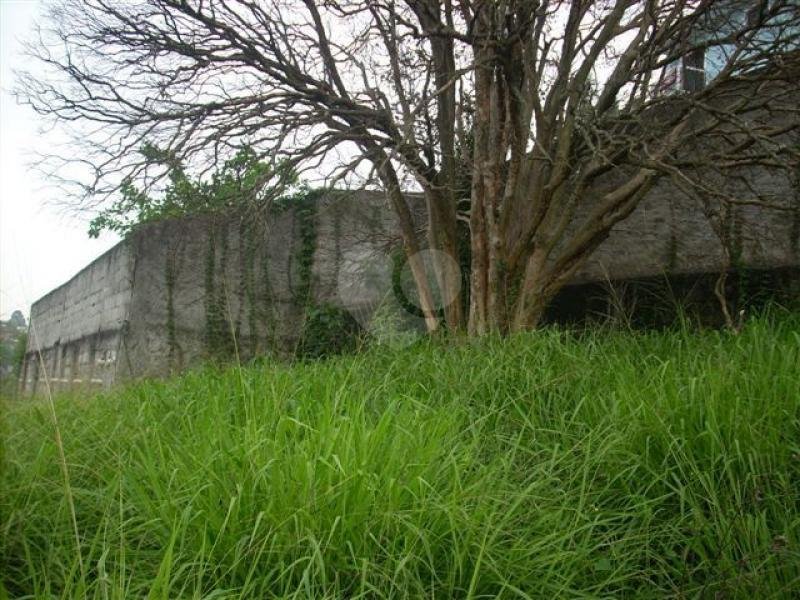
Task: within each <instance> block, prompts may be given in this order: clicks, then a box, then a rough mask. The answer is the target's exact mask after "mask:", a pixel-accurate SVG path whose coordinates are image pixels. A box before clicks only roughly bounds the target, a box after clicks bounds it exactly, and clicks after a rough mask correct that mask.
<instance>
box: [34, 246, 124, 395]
mask: <svg viewBox="0 0 800 600" xmlns="http://www.w3.org/2000/svg"><path fill="white" fill-rule="evenodd" d="M132 266H133V258H132V255H131V253H130V251H129V246H128V245H127V244H126V243H124V242H123V243H120V244H118V245H117V246H115V247H114V248H112V249H110V250H109V251H108V252H106V253H105V254H103V255H102V256H100V257H99V258H98V259H96V260H95V261H93V262H92V263H90V264H89V265H88V266H87V267H85V268H84V269H83V270H81V271H80V272H79V273H78V274H77V275H75V276H74V277H73V278H72V279H70V280H69V281H68V282H67V283H65V284H63V285H62V286H60V287H57V288H56V289H54V290H53V291H52V292H50V293H49V294H47V295H46V296H44V297H42V298H40V299H39V300H37V301H36V302H34V304H33V306H32V307H31V319H30V321H31V322H30V326H29V335H28V350H27V354H26V356H25V362H24V364H23V369H22V373H21V375H20V378H21V382H20V385H21V387H22V390H23V392H25V393H30V394H33V393H37V392H43V391H44V389H43V388H44V387H45V386H46V385H48V383H49V385H50V387H51V389H53V390H54V391H55V390H61V389H65V388H69V387H72V386H74V385H91V386H103V385H106V386H107V385H110V384H111V383H112V382H113V381H114V380H115V378H116V371H117V367H118V364H119V359H120V342H121V340H122V336H123V331H124V329H125V324H126V321H127V318H128V310H129V307H130V301H131V296H132V290H133V287H132V283H133V280H132Z"/></svg>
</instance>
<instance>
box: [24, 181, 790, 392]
mask: <svg viewBox="0 0 800 600" xmlns="http://www.w3.org/2000/svg"><path fill="white" fill-rule="evenodd" d="M750 181H751V182H752V183H753V184H754V185H756V186H758V187H759V189H760V190H762V191H767V192H771V193H772V195H773V198H774V201H775V202H776V203H778V204H780V205H781V206H783V207H784V210H772V209H768V208H765V207H764V206H758V205H742V206H738V207H737V208H736V209H735V210H734V211H732V214H731V215H729V221H730V222H729V223H728V222H726V223H723V224H722V226H723V227H725V228H726V231H728V232H729V233H731V232H732V233H733V235H734V236H735V242H736V246H737V257H736V260H737V261H738V262H737V264H739V265H744V266H748V267H753V268H759V269H780V268H785V267H800V253H798V237H799V236H800V208H798V207H800V203H798V202H797V198H796V193H797V191H796V188H794V187H793V186H792V185H791V183H790V182H789V181H788V180H786V179H784V178H781V177H779V176H776V175H774V174H770V173H768V172H765V171H763V170H762V171H753V173H752V174H751V177H750ZM411 200H412V204H413V205H414V207H415V211H416V213H415V214H416V216H417V218H418V220H419V225H420V226H422V224H423V223H422V217H421V215H422V214H423V212H424V211H423V210H422V209H423V205H422V201H421V199H420V198H417V197H412V198H411ZM792 207H794V208H792ZM712 222H713V221H710V220H709V219H708V218H707V215H706V214H705V213H704V210H703V207H702V206H701V205H700V204H698V203H697V201H696V200H693V199H690V198H688V197H686V196H684V195H682V194H681V193H680V192H679V191H678V190H677V189H676V188H675V187H674V186H672V185H671V184H669V183H668V182H664V183H661V184H659V185H658V186H656V187H655V188H654V189H653V190H652V191H651V192H650V193H649V195H648V196H647V197H646V198H645V199H644V200H643V201H642V202H641V204H640V205H639V207H638V208H637V209H636V211H634V213H633V214H632V215H631V216H630V217H629V218H628V219H626V220H625V221H623V222H621V223H620V224H618V225H617V226H616V227H615V228H614V229H613V230H612V232H611V234H610V235H609V237H608V239H606V240H605V241H604V242H603V243H602V244H601V245H600V247H599V248H598V249H597V250H596V252H595V253H594V255H593V256H592V257H591V258H590V259H589V260H588V262H587V263H586V264H585V265H584V266H583V267H582V268H581V269H580V270H579V271H578V272H577V273H576V274H575V276H574V278H573V280H572V282H571V283H572V284H574V285H579V284H586V283H590V282H598V281H617V280H626V279H632V278H637V277H652V276H660V275H667V276H670V275H691V274H702V273H713V272H717V271H719V269H720V268H722V266H723V265H724V264H725V262H724V256H723V253H722V246H721V244H720V240H719V236H718V230H717V229H715V227H714V226H712ZM396 230H397V228H396V225H395V217H394V214H393V212H392V211H391V210H389V209H388V208H387V205H386V202H385V199H384V196H383V194H382V193H379V192H366V191H361V192H329V193H328V194H327V195H326V196H324V197H322V198H319V199H318V200H317V201H316V202H315V203H314V205H313V207H312V208H310V209H309V207H308V206H305V207H300V206H291V205H288V206H283V207H282V208H280V209H273V210H269V211H265V212H258V213H236V214H233V213H232V214H229V215H226V216H220V215H206V216H197V217H190V218H183V219H176V220H169V221H164V222H161V223H157V224H152V225H149V226H147V227H145V228H143V229H141V230H139V231H138V232H136V233H135V234H134V235H132V236H131V237H130V238H129V239H128V240H126V241H124V242H122V243H120V244H119V245H118V246H116V247H115V248H113V249H112V250H110V251H109V252H108V253H106V254H104V255H103V256H101V257H100V258H98V259H97V260H96V261H94V262H93V263H91V264H90V265H89V266H87V267H86V268H85V269H83V270H82V271H81V272H80V273H78V274H77V275H76V276H75V277H73V278H72V279H71V280H70V281H69V282H67V283H66V284H64V285H63V286H61V287H59V288H57V289H55V290H53V291H52V292H50V293H49V294H48V295H46V296H44V297H43V298H41V299H40V300H38V301H37V302H36V303H35V304H34V305H33V308H32V311H31V335H30V342H29V348H28V354H27V357H26V361H25V366H24V369H23V375H22V386H23V389H24V391H26V392H27V393H37V392H41V391H42V385H43V377H44V372H45V371H46V372H47V375H48V377H49V378H50V381H51V385H52V386H53V387H55V388H56V389H63V388H66V387H71V386H75V385H86V384H87V383H88V384H91V385H95V386H107V385H110V384H111V383H112V382H114V381H119V380H122V379H128V378H135V377H141V376H151V375H164V374H168V373H171V372H177V371H181V370H183V369H185V368H187V367H191V366H192V365H195V364H198V363H199V362H201V361H203V360H205V359H208V358H213V357H214V356H215V355H220V356H225V355H227V356H231V355H232V354H235V355H238V356H239V358H240V359H242V360H246V359H248V358H250V357H253V356H258V355H261V354H264V353H270V352H272V353H277V354H280V353H282V352H287V351H290V350H291V348H292V347H293V345H294V344H296V343H297V341H298V336H299V332H300V331H301V329H302V319H303V315H304V312H305V306H307V305H308V304H315V305H319V304H326V303H327V304H333V305H337V306H339V307H343V308H345V309H347V310H348V311H350V312H351V313H352V314H355V315H358V317H359V319H360V320H361V319H363V320H364V321H368V320H369V316H370V314H371V311H372V310H374V309H375V307H376V306H378V305H380V304H381V303H384V302H386V300H387V297H389V299H391V296H392V291H393V290H392V287H391V285H392V282H391V274H392V269H393V262H392V256H393V255H394V254H396V249H397V247H398V242H399V240H398V239H397V237H396ZM303 257H305V258H303ZM38 349H41V360H40V359H39V355H38Z"/></svg>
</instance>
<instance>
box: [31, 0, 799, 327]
mask: <svg viewBox="0 0 800 600" xmlns="http://www.w3.org/2000/svg"><path fill="white" fill-rule="evenodd" d="M798 35H800V9H798V6H797V2H795V1H793V0H759V1H755V2H744V1H742V0H722V1H720V0H716V1H713V0H571V1H568V0H444V1H443V2H440V1H438V0H375V1H369V0H350V1H347V2H343V1H334V0H327V1H322V2H312V1H311V0H304V1H290V0H236V1H234V0H148V1H141V2H137V1H135V0H124V1H120V0H80V1H79V0H62V1H60V2H58V3H54V4H52V6H51V9H50V13H49V18H48V19H47V22H46V24H45V26H44V27H42V28H41V29H40V35H39V39H38V40H37V41H36V42H35V43H33V44H31V47H30V50H31V52H32V54H33V55H34V56H35V57H36V58H37V59H38V61H39V62H43V63H44V64H45V65H46V66H47V67H48V74H47V75H41V74H37V75H32V74H27V75H26V74H22V76H21V79H20V82H21V83H20V88H19V95H20V97H21V98H22V99H23V100H24V101H26V102H28V103H29V104H30V105H31V106H33V108H34V109H35V110H37V111H38V112H39V113H42V114H44V115H50V116H53V117H55V118H56V119H60V120H62V121H66V122H73V123H77V124H86V123H88V124H94V125H95V126H96V128H95V129H93V130H91V131H88V133H87V132H86V130H85V129H81V132H82V134H84V133H85V135H83V138H82V144H83V146H84V150H83V151H82V153H81V160H82V161H84V162H85V163H86V164H88V165H89V167H90V169H91V173H92V175H93V176H92V177H91V178H90V180H89V181H84V182H83V183H84V184H85V188H84V192H85V195H84V201H92V200H93V201H97V200H98V199H102V198H104V197H105V196H106V195H107V194H110V193H113V192H114V190H115V188H116V187H117V186H118V184H119V180H120V177H121V176H123V175H124V176H125V177H127V178H139V179H148V178H152V173H150V172H149V169H150V166H149V165H148V164H147V163H146V162H137V161H138V159H137V158H136V153H135V152H133V150H135V149H136V148H137V147H138V146H140V145H142V144H144V143H145V142H148V143H153V144H158V145H160V146H161V147H163V148H165V149H166V150H167V151H169V152H170V153H172V154H173V155H174V156H176V157H177V158H179V159H182V160H185V161H186V163H187V164H189V165H193V166H194V167H195V168H197V169H200V170H202V169H203V166H204V165H208V164H211V163H213V162H215V161H216V160H218V159H219V157H220V156H221V155H225V154H227V153H230V152H232V151H234V150H235V149H236V148H238V147H239V146H241V145H243V144H248V145H250V146H252V147H254V148H256V149H257V150H258V151H259V152H260V153H261V155H263V156H265V157H270V158H271V159H273V160H279V159H280V160H284V161H289V162H290V163H291V164H293V165H295V166H296V167H297V168H298V169H301V170H302V169H307V168H316V169H322V170H327V172H328V173H329V175H330V177H331V180H333V181H336V180H337V179H338V178H341V177H344V176H345V175H346V174H347V173H352V172H355V171H358V169H359V168H362V166H366V167H367V168H368V169H369V170H370V172H371V173H374V174H375V175H376V177H377V179H378V180H379V182H380V184H381V185H382V187H383V188H384V189H385V191H386V195H387V198H388V200H389V203H390V205H391V206H392V208H393V209H394V211H395V212H396V214H397V219H398V223H399V227H400V234H401V236H402V239H403V241H404V246H405V251H406V253H407V255H408V258H409V264H410V268H411V271H412V274H413V276H414V279H415V282H416V284H417V287H418V291H419V296H420V300H421V303H422V308H423V311H424V312H425V315H426V322H427V324H428V327H429V329H435V328H436V327H438V326H439V323H440V319H439V316H438V313H437V311H436V310H435V309H436V307H435V301H434V297H435V291H436V290H435V288H437V287H438V290H439V293H440V294H441V297H444V298H447V299H448V302H447V304H446V306H445V310H444V321H445V322H446V324H447V326H448V327H450V328H462V327H467V328H468V330H469V332H470V333H473V334H481V333H486V332H490V331H500V332H507V331H513V330H521V329H528V328H533V327H535V326H536V325H537V324H538V323H539V321H540V318H541V316H542V313H543V311H544V309H545V307H546V306H547V303H548V302H549V301H550V300H551V299H552V297H553V296H554V295H555V293H556V292H557V291H558V290H559V289H560V288H561V287H562V286H563V285H564V284H565V283H567V282H568V281H569V280H570V278H571V277H572V276H573V274H574V273H575V271H576V270H577V269H578V268H579V267H580V266H581V265H582V264H583V263H584V262H585V260H586V259H587V257H588V256H590V255H591V253H592V252H593V251H594V249H595V248H597V246H598V245H599V244H600V243H602V241H603V240H604V239H605V238H606V237H607V236H608V234H609V232H610V230H611V228H612V227H613V226H614V225H615V224H616V223H618V222H619V221H621V220H623V219H625V218H626V217H627V216H628V215H630V214H631V212H632V211H633V210H634V209H635V208H636V206H637V204H638V202H639V201H640V200H641V198H642V197H644V196H645V195H646V194H647V192H648V191H649V190H650V189H651V188H652V187H653V185H654V184H655V183H656V182H657V181H658V180H659V178H661V177H671V178H673V179H675V180H676V181H679V182H680V183H681V185H682V186H684V187H686V188H692V187H693V186H694V185H695V184H696V183H697V182H698V180H699V178H698V177H697V175H698V174H700V173H702V172H703V170H704V169H709V168H712V167H713V168H716V169H736V168H741V167H742V166H745V165H764V166H767V167H769V168H788V167H789V166H790V165H792V164H793V162H794V161H795V160H796V159H797V146H796V143H795V144H794V145H793V142H792V139H793V138H792V137H791V136H792V134H793V132H794V131H795V130H796V129H797V127H798V124H800V115H798V108H797V83H796V82H797V80H798V79H797V78H798V75H800V60H799V59H798V52H797V48H798ZM708 57H713V59H714V61H715V71H716V73H715V76H714V77H713V78H710V77H709V78H708V79H709V80H708V81H706V80H705V79H706V77H705V74H704V72H703V68H702V65H703V61H706V60H709V58H708ZM698 64H700V68H699V69H698V66H697V65H698ZM676 65H677V66H679V67H680V68H678V69H677V71H676ZM693 67H694V69H695V71H694V72H692V71H691V69H692V68H693ZM698 72H699V75H698ZM676 73H677V76H678V77H679V78H683V79H684V80H685V81H684V83H685V85H682V86H680V90H674V87H675V86H674V85H673V84H672V83H671V79H670V78H674V77H675V76H676ZM670 89H671V90H673V92H674V93H666V92H667V91H668V90H670ZM690 146H691V147H694V148H698V147H700V146H702V148H703V151H702V152H698V151H694V152H685V151H684V149H685V148H687V147H690ZM337 153H338V154H337ZM342 153H343V154H344V155H345V156H347V159H346V160H344V161H341V160H335V157H336V156H341V154H342ZM409 181H411V182H414V184H415V187H417V189H420V188H421V189H422V191H423V192H424V196H425V206H426V211H427V240H420V239H418V237H417V233H416V231H415V226H414V221H413V218H412V207H411V206H410V205H409V202H408V199H407V197H406V196H404V194H403V191H404V189H406V187H407V186H408V182H409ZM753 201H757V200H753ZM465 204H466V205H468V206H469V212H468V217H466V215H462V214H460V211H459V206H462V205H465ZM460 218H468V222H469V239H468V241H467V243H468V245H469V250H470V255H471V261H470V267H469V271H470V272H469V282H470V283H469V289H468V290H462V289H461V281H462V273H461V272H460V268H459V266H458V264H459V263H458V261H457V260H456V257H457V256H458V254H459V246H460V244H462V243H464V242H463V240H461V239H460V236H459V227H458V222H459V219H460ZM425 246H428V247H430V248H432V249H435V250H438V251H439V252H437V253H435V256H437V257H440V258H439V259H438V260H435V261H434V265H433V271H434V273H433V274H432V276H430V277H429V274H428V273H426V265H425V264H424V263H423V261H422V260H421V259H420V258H419V251H420V249H421V248H423V247H425ZM465 294H466V296H465ZM466 298H468V302H467V301H466Z"/></svg>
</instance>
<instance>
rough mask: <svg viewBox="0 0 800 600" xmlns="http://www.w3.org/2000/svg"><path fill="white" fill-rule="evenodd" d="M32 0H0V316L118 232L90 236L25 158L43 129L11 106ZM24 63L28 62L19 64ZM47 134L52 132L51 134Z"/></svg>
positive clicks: (58, 279)
mask: <svg viewBox="0 0 800 600" xmlns="http://www.w3.org/2000/svg"><path fill="white" fill-rule="evenodd" d="M40 5H41V2H40V1H39V0H0V318H3V319H7V318H8V317H9V315H10V314H11V312H12V311H14V310H15V309H20V310H22V312H23V313H24V314H25V316H26V317H27V316H28V313H29V311H30V305H31V303H32V302H33V301H34V300H36V299H37V298H39V297H41V296H42V295H44V294H46V293H47V292H49V291H50V290H51V289H53V288H54V287H56V286H58V285H60V284H62V283H64V282H65V281H67V280H68V279H69V278H70V277H72V276H73V275H74V274H75V273H77V272H78V271H79V270H80V269H81V268H82V267H84V266H85V265H86V264H88V263H89V262H90V261H91V260H92V259H94V258H96V257H97V256H99V255H100V254H102V253H103V252H105V251H106V250H107V249H108V248H110V247H111V246H113V245H114V244H115V243H116V241H117V239H116V238H115V237H113V236H111V235H105V236H103V237H102V238H101V239H99V240H93V239H89V237H88V236H87V234H86V230H87V222H86V220H81V219H77V218H74V217H67V216H66V215H64V214H63V213H64V211H63V209H59V208H57V206H56V205H55V204H56V201H57V200H58V192H57V190H54V189H52V187H50V188H49V189H48V182H47V181H46V180H45V179H44V178H43V177H42V176H41V175H40V174H39V173H38V172H36V170H34V169H32V168H31V166H30V163H31V160H32V158H33V156H34V153H35V152H36V149H37V148H40V149H41V148H43V147H46V144H47V142H48V135H47V134H46V133H43V132H42V131H40V126H41V119H39V118H38V117H37V116H36V114H35V113H34V112H33V111H31V110H30V109H29V108H27V107H25V106H18V105H17V103H16V101H15V100H14V98H13V96H12V95H11V89H12V87H13V85H14V73H13V71H14V69H15V68H18V67H20V66H21V65H22V61H24V60H26V59H25V58H24V57H23V56H22V55H21V50H22V48H21V44H20V40H22V39H25V38H26V37H30V31H31V26H32V25H33V23H34V20H35V19H36V17H37V15H38V13H39V11H40V9H41V6H40ZM26 66H30V65H26ZM50 135H51V136H52V135H53V134H52V133H51V134H50Z"/></svg>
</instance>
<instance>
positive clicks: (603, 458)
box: [0, 315, 800, 599]
mask: <svg viewBox="0 0 800 600" xmlns="http://www.w3.org/2000/svg"><path fill="white" fill-rule="evenodd" d="M55 408H56V413H57V416H58V422H59V425H60V433H61V438H62V440H63V446H64V455H65V457H66V462H67V467H68V474H69V481H70V483H71V488H70V489H71V498H72V503H73V505H74V514H75V522H74V526H73V521H72V517H71V510H70V500H69V498H70V494H68V493H67V492H66V488H65V484H64V476H63V473H62V469H61V463H60V459H59V452H58V450H57V447H56V444H55V442H54V426H53V421H52V417H51V414H50V408H49V405H48V404H47V402H42V401H40V402H38V403H27V404H25V405H22V404H14V405H8V406H6V409H5V416H4V422H3V429H4V431H3V436H4V455H3V458H2V474H0V519H2V521H1V522H0V527H1V529H0V579H1V580H2V582H3V584H4V586H5V589H6V592H7V594H8V595H9V596H11V597H17V596H24V595H32V596H36V597H52V596H56V597H67V598H78V597H89V598H102V599H105V598H120V599H121V598H136V597H145V596H149V597H151V598H165V599H166V598H170V599H172V598H200V597H206V598H212V597H213V598H239V597H244V598H274V597H280V598H284V597H292V598H294V597H297V598H422V597H429V598H433V597H435V598H479V597H482V598H488V597H492V598H493V597H502V598H515V597H522V598H555V597H567V598H575V597H598V596H605V597H611V596H613V597H634V596H635V597H642V596H644V597H664V596H672V597H684V598H691V597H700V598H749V599H755V598H770V597H790V596H792V595H793V594H796V593H797V592H798V590H800V510H798V509H800V317H797V316H786V315H784V316H779V317H772V318H763V319H759V320H755V321H752V322H750V323H749V324H748V325H747V326H746V327H745V329H744V331H743V332H742V333H741V334H739V335H732V334H726V333H720V332H713V331H705V332H691V331H688V330H674V331H671V332H646V333H645V332H638V333H631V332H620V331H610V330H599V331H594V332H592V333H586V334H569V333H566V332H564V331H559V330H556V329H549V330H545V331H541V332H537V333H532V334H528V335H519V336H515V337H512V338H511V339H508V340H505V341H501V340H495V339H484V340H480V341H474V342H460V343H453V342H451V343H450V344H448V345H445V344H444V343H441V342H434V341H428V342H424V343H421V344H419V345H417V346H414V347H411V348H406V349H403V350H381V349H373V350H371V351H369V352H365V353H363V354H360V355H357V356H353V357H345V358H339V359H335V360H330V361H327V362H319V363H308V364H300V365H295V366H280V365H268V366H253V367H247V368H242V369H236V368H231V369H228V370H224V371H219V370H213V369H208V370H203V371H198V372H194V373H190V374H188V375H186V376H184V377H181V378H178V379H175V380H171V381H164V382H150V383H143V384H140V385H136V386H134V387H131V388H130V389H126V390H121V391H118V392H115V393H111V394H108V395H105V396H100V397H95V398H88V397H87V398H68V397H64V398H59V399H57V401H56V403H55ZM2 595H3V593H2V592H0V596H2Z"/></svg>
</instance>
